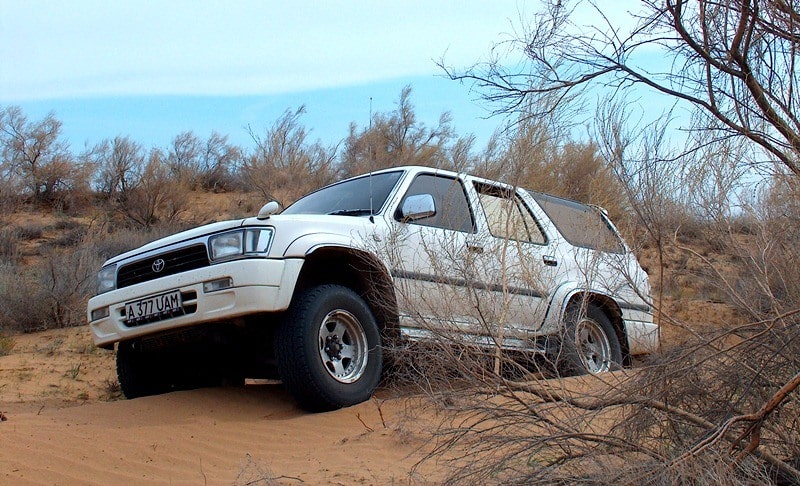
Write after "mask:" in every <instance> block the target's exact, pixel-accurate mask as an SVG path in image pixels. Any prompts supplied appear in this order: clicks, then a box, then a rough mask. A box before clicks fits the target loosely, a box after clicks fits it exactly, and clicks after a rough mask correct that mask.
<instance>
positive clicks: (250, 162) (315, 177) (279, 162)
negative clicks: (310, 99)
mask: <svg viewBox="0 0 800 486" xmlns="http://www.w3.org/2000/svg"><path fill="white" fill-rule="evenodd" d="M303 113H305V107H304V106H301V107H300V108H298V109H297V110H295V111H290V110H287V111H286V112H285V113H284V114H283V116H281V117H280V118H279V119H278V120H276V122H275V123H274V124H273V125H272V127H270V128H269V129H268V130H266V132H265V133H264V135H260V134H258V133H257V132H256V131H255V130H253V129H252V128H250V136H251V137H252V138H253V141H254V142H255V143H256V147H255V150H254V151H253V153H251V154H249V155H247V156H246V157H245V158H244V161H243V164H242V167H241V172H242V175H243V176H244V181H243V185H244V186H245V187H247V188H253V189H256V190H258V191H259V192H261V194H262V195H263V196H264V198H266V199H275V200H278V201H282V202H284V203H286V202H290V201H292V200H294V199H296V198H297V197H299V196H301V195H303V194H305V193H306V192H309V191H311V190H312V189H315V188H318V187H321V186H323V185H325V184H328V183H330V182H333V174H334V160H335V158H336V148H335V147H325V146H323V145H322V143H320V142H319V141H317V142H313V143H312V142H310V141H309V132H308V130H307V129H306V128H305V127H304V126H303V125H302V124H301V123H300V117H301V116H302V115H303Z"/></svg>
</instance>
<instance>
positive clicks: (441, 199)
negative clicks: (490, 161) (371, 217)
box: [387, 173, 479, 337]
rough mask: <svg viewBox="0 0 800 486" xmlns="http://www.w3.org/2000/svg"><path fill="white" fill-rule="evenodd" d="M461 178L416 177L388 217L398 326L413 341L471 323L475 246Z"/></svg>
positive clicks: (473, 225) (472, 218) (430, 175)
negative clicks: (391, 228) (398, 316)
mask: <svg viewBox="0 0 800 486" xmlns="http://www.w3.org/2000/svg"><path fill="white" fill-rule="evenodd" d="M468 201H469V200H468V198H467V194H466V190H465V185H464V182H463V180H461V179H460V178H458V177H453V176H445V175H440V174H434V173H421V174H417V175H416V176H415V177H414V179H413V181H411V183H410V185H409V186H408V189H407V190H406V192H405V194H404V195H403V196H402V198H401V199H400V202H399V204H398V206H397V210H396V211H395V212H394V214H393V215H392V219H393V227H394V231H393V234H392V235H391V236H390V237H389V243H390V244H389V245H387V246H388V247H389V248H391V254H390V255H389V261H390V265H391V271H392V275H393V277H394V281H395V287H396V290H397V297H398V308H399V311H400V323H401V328H402V330H403V331H404V333H405V334H407V335H410V336H412V337H415V336H418V337H422V336H425V335H429V334H430V333H431V332H435V333H440V332H447V331H448V330H452V331H455V332H465V331H467V330H468V328H469V327H470V326H471V322H473V321H474V306H472V305H471V303H470V281H471V276H472V275H473V274H474V266H473V261H474V260H475V257H476V256H478V251H479V250H478V248H477V247H473V246H472V242H473V238H474V237H475V233H476V229H475V222H474V217H473V213H472V209H471V207H470V205H469V202H468Z"/></svg>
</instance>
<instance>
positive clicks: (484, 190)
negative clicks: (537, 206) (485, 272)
mask: <svg viewBox="0 0 800 486" xmlns="http://www.w3.org/2000/svg"><path fill="white" fill-rule="evenodd" d="M475 190H476V191H477V192H478V197H479V198H480V201H481V207H483V212H484V214H485V215H486V221H487V222H488V223H489V231H490V232H491V233H492V236H496V237H498V238H504V239H510V240H516V241H524V242H526V243H536V244H539V245H544V244H545V243H547V238H545V236H544V233H543V232H542V229H541V228H540V227H539V224H538V223H537V222H536V219H535V218H534V217H533V215H532V214H531V212H530V211H529V210H528V208H527V207H526V206H525V204H524V203H523V202H522V201H521V200H520V199H519V197H518V196H517V195H516V194H515V193H514V192H513V191H509V190H505V189H502V188H499V187H494V186H490V185H486V184H475Z"/></svg>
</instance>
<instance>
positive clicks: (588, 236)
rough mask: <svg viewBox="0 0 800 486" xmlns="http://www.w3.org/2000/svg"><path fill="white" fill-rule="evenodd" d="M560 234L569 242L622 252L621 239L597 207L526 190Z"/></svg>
mask: <svg viewBox="0 0 800 486" xmlns="http://www.w3.org/2000/svg"><path fill="white" fill-rule="evenodd" d="M528 193H529V194H530V195H531V196H533V198H534V199H535V200H536V202H537V203H539V206H541V207H542V209H543V210H544V212H545V213H547V216H548V217H549V218H550V219H551V220H552V221H553V224H555V226H556V228H557V229H558V231H559V233H561V234H562V235H563V236H564V239H566V240H567V241H568V242H569V243H570V244H572V245H574V246H580V247H583V248H589V249H592V250H600V251H605V252H609V253H624V252H625V247H624V246H623V244H622V239H621V238H620V237H619V235H618V234H617V233H616V231H614V229H613V228H612V227H611V226H609V224H608V222H606V220H605V218H604V217H603V215H602V214H600V210H598V209H596V208H593V207H591V206H587V205H585V204H581V203H579V202H577V201H571V200H569V199H563V198H560V197H555V196H550V195H548V194H542V193H539V192H533V191H528Z"/></svg>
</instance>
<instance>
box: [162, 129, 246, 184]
mask: <svg viewBox="0 0 800 486" xmlns="http://www.w3.org/2000/svg"><path fill="white" fill-rule="evenodd" d="M240 158H241V149H239V148H238V147H236V146H233V145H230V144H229V143H228V137H227V136H226V135H220V134H219V133H217V132H212V134H211V136H210V137H208V139H206V140H202V139H200V138H199V137H197V136H196V135H195V134H194V133H192V132H184V133H181V134H179V135H177V136H176V137H175V138H173V139H172V143H171V144H170V147H169V150H168V151H167V163H168V164H169V166H170V169H171V171H172V172H173V174H174V175H175V176H177V177H178V178H179V179H181V180H184V181H186V182H188V183H189V185H190V186H192V187H198V188H201V189H204V190H211V191H224V190H226V189H229V188H230V186H231V184H232V175H231V170H232V169H236V165H237V163H238V162H239V160H240Z"/></svg>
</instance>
